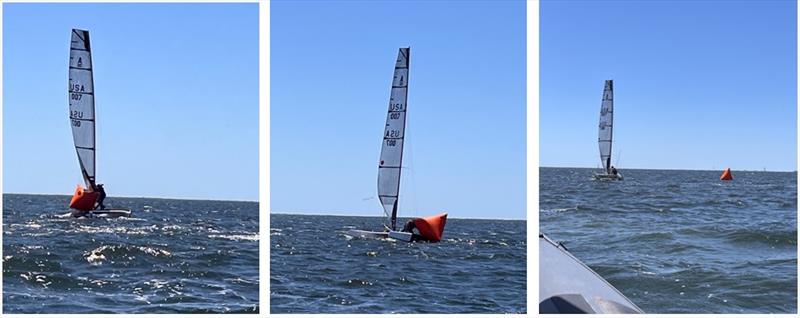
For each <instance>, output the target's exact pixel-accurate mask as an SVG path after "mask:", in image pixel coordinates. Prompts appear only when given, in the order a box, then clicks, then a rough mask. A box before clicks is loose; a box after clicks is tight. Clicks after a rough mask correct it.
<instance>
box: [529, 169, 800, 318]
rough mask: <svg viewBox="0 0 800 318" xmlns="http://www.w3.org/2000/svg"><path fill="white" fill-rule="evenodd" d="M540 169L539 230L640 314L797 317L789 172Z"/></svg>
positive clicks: (793, 191)
mask: <svg viewBox="0 0 800 318" xmlns="http://www.w3.org/2000/svg"><path fill="white" fill-rule="evenodd" d="M539 171H540V189H539V191H540V211H539V217H540V227H541V231H542V232H543V233H545V234H547V235H548V236H549V237H550V238H552V239H553V240H556V241H562V242H564V244H565V245H566V246H567V247H568V248H569V250H570V252H571V253H572V254H574V255H575V256H576V257H578V258H579V259H581V260H582V261H583V262H584V263H586V264H587V265H589V266H590V267H591V268H592V269H594V270H595V271H596V272H598V273H599V274H600V275H601V276H603V277H605V278H606V279H607V280H608V281H609V282H610V283H611V284H612V285H614V286H616V287H617V289H619V290H620V291H621V292H622V293H623V294H625V295H626V296H627V297H628V298H630V299H631V300H632V301H633V302H634V303H636V304H637V305H638V306H639V307H641V308H642V310H644V311H645V312H648V313H796V312H797V174H796V173H794V172H791V173H789V172H737V171H735V170H734V171H733V176H734V180H733V181H729V182H724V181H720V180H719V176H720V174H721V171H680V170H621V172H622V174H623V175H624V176H625V180H624V181H621V182H613V181H594V180H591V176H592V172H593V171H595V170H593V169H573V168H541V169H540V170H539Z"/></svg>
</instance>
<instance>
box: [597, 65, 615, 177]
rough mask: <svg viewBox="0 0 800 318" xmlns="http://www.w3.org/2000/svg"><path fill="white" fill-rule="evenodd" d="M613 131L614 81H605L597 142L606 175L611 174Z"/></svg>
mask: <svg viewBox="0 0 800 318" xmlns="http://www.w3.org/2000/svg"><path fill="white" fill-rule="evenodd" d="M613 130H614V81H613V80H606V84H605V88H604V89H603V102H602V104H601V105H600V127H599V133H598V138H597V142H598V144H599V145H600V161H601V162H602V164H603V169H605V170H606V173H607V174H611V139H612V137H613Z"/></svg>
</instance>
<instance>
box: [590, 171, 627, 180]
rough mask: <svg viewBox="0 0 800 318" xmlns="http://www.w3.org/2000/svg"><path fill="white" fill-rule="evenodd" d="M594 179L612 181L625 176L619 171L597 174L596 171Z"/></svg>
mask: <svg viewBox="0 0 800 318" xmlns="http://www.w3.org/2000/svg"><path fill="white" fill-rule="evenodd" d="M594 179H595V180H610V181H613V180H623V179H624V177H623V176H622V174H621V173H618V174H597V173H596V174H595V175H594Z"/></svg>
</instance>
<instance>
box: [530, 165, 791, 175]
mask: <svg viewBox="0 0 800 318" xmlns="http://www.w3.org/2000/svg"><path fill="white" fill-rule="evenodd" d="M539 168H566V169H603V168H601V167H567V166H541V165H540V166H539ZM726 168H729V167H725V168H722V169H719V170H717V169H678V168H636V167H633V168H625V169H619V170H672V171H724V170H725V169H726ZM731 171H741V172H794V173H797V170H746V169H742V170H736V169H731Z"/></svg>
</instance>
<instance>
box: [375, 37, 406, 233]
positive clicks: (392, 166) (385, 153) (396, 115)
mask: <svg viewBox="0 0 800 318" xmlns="http://www.w3.org/2000/svg"><path fill="white" fill-rule="evenodd" d="M410 53H411V49H410V48H401V49H400V51H399V52H398V54H397V62H396V63H395V68H394V79H393V80H392V91H391V96H390V98H389V109H388V114H387V115H386V126H385V129H384V133H383V145H382V147H381V157H380V162H379V164H378V197H379V198H380V201H381V205H383V212H384V214H385V215H386V217H387V224H386V225H387V226H388V227H390V228H391V229H392V230H395V229H396V226H397V204H398V201H399V200H398V197H399V195H400V172H401V167H402V163H403V141H404V138H405V126H406V100H407V97H408V67H409V54H410Z"/></svg>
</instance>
